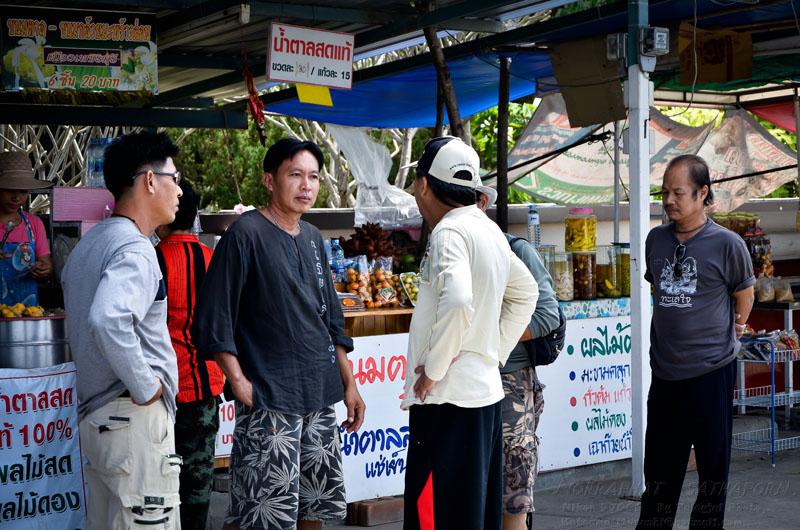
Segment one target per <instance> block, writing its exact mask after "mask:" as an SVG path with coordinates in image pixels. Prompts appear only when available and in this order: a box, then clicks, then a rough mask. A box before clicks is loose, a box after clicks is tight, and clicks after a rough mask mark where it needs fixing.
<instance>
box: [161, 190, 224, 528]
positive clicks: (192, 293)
mask: <svg viewBox="0 0 800 530" xmlns="http://www.w3.org/2000/svg"><path fill="white" fill-rule="evenodd" d="M180 187H181V190H182V191H183V196H182V197H181V198H180V206H179V208H178V213H177V214H176V215H175V221H173V222H172V223H171V224H169V225H163V226H160V227H158V229H156V234H157V235H158V237H159V238H161V242H160V243H159V244H158V246H157V247H156V255H157V256H158V264H159V266H160V267H161V273H162V274H163V276H164V280H165V281H166V284H167V304H168V315H167V327H168V328H169V335H170V338H171V339H172V346H173V348H174V349H175V354H176V355H177V357H178V397H177V401H178V412H177V414H176V415H175V451H176V452H177V453H178V454H179V455H181V456H182V457H183V468H182V469H181V482H180V496H181V527H182V528H183V530H193V529H199V530H204V529H205V527H206V518H207V517H208V506H209V502H210V501H211V489H212V485H213V482H214V445H215V441H216V436H217V430H218V429H219V414H218V409H219V395H220V394H221V393H222V387H223V385H224V378H223V375H222V370H220V368H219V366H217V363H216V362H214V361H205V360H203V358H202V357H198V355H197V349H196V348H195V347H194V345H193V344H192V337H191V334H190V333H189V329H190V328H191V325H192V315H193V313H194V306H195V300H196V293H197V292H199V290H200V285H201V283H202V282H203V278H204V277H205V274H206V270H207V269H208V264H209V262H210V261H211V254H212V252H213V251H212V250H211V249H210V248H208V247H207V246H205V245H202V244H200V241H198V239H197V236H195V235H193V234H192V226H193V225H194V221H195V218H196V217H197V202H198V201H197V195H196V194H195V193H194V190H193V189H192V187H191V185H189V183H187V182H186V181H185V180H182V181H181V183H180Z"/></svg>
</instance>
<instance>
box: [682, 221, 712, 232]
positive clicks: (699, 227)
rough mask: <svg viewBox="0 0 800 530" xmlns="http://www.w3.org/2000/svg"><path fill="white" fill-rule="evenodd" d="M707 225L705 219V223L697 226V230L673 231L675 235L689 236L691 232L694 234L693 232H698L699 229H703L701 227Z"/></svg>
mask: <svg viewBox="0 0 800 530" xmlns="http://www.w3.org/2000/svg"><path fill="white" fill-rule="evenodd" d="M707 224H708V219H706V220H705V221H703V224H701V225H700V226H698V227H697V228H692V229H691V230H675V233H676V234H691V233H692V232H695V231H697V230H700V229H701V228H703V227H704V226H706V225H707Z"/></svg>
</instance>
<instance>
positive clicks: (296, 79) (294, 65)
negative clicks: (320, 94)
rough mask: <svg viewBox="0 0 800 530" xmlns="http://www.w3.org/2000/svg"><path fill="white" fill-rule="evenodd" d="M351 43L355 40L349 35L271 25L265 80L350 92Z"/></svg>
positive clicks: (276, 23)
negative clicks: (342, 89)
mask: <svg viewBox="0 0 800 530" xmlns="http://www.w3.org/2000/svg"><path fill="white" fill-rule="evenodd" d="M354 43H355V36H354V35H353V34H351V33H339V32H336V31H324V30H319V29H311V28H303V27H300V26H291V25H289V24H281V23H279V22H273V23H272V25H271V26H270V40H269V60H268V61H267V78H268V79H269V80H270V81H280V82H284V83H301V84H305V85H320V86H326V87H330V88H344V89H346V90H350V89H351V88H352V87H353V49H354V46H355V44H354Z"/></svg>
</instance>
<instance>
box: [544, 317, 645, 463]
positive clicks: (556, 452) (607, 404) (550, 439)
mask: <svg viewBox="0 0 800 530" xmlns="http://www.w3.org/2000/svg"><path fill="white" fill-rule="evenodd" d="M536 372H537V375H538V376H539V379H540V380H541V381H542V383H544V384H545V385H546V387H547V388H546V389H545V391H544V399H545V407H544V412H543V414H542V416H541V418H540V420H539V421H540V423H539V428H538V429H537V432H536V434H537V435H538V436H539V438H540V439H541V443H540V445H539V465H540V467H541V469H542V470H554V469H562V468H569V467H575V466H582V465H586V464H595V463H598V462H608V461H610V460H620V459H623V458H630V457H631V444H632V434H633V431H632V425H631V399H632V394H631V392H632V391H631V386H632V385H631V377H632V374H631V319H630V317H629V316H624V317H612V318H590V319H577V320H569V321H568V322H567V337H566V342H565V349H564V351H563V352H562V353H561V355H560V356H559V357H558V360H557V361H556V362H554V363H553V364H551V365H548V366H539V367H537V368H536ZM648 374H649V372H648ZM649 387H650V381H649V379H648V380H646V381H643V388H644V393H645V394H647V389H648V388H649Z"/></svg>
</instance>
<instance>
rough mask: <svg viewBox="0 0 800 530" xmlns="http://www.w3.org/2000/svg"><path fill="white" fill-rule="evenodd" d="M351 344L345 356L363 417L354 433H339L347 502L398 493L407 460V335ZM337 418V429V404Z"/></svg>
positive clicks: (339, 411)
mask: <svg viewBox="0 0 800 530" xmlns="http://www.w3.org/2000/svg"><path fill="white" fill-rule="evenodd" d="M353 343H354V346H355V349H354V350H353V351H352V352H351V353H350V354H349V355H348V356H347V357H348V359H349V360H350V364H351V365H352V366H353V375H354V376H355V378H356V384H357V385H358V391H359V392H360V393H361V397H362V398H363V399H364V402H365V403H366V404H367V412H366V416H365V419H364V424H363V425H362V426H361V428H360V429H359V430H358V432H354V433H348V432H346V431H343V432H342V433H341V435H342V465H343V468H344V485H345V489H346V490H347V502H355V501H360V500H364V499H372V498H376V497H386V496H390V495H400V494H402V493H403V489H404V485H405V482H404V481H405V469H406V458H407V455H408V411H405V410H402V409H401V408H400V401H401V399H402V396H403V392H404V390H405V388H404V387H405V384H406V351H407V350H408V333H402V334H397V335H380V336H375V337H358V338H355V339H353ZM336 418H337V420H338V422H339V424H340V425H341V423H342V422H343V421H344V420H345V419H346V418H347V409H346V408H345V406H344V403H337V404H336Z"/></svg>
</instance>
